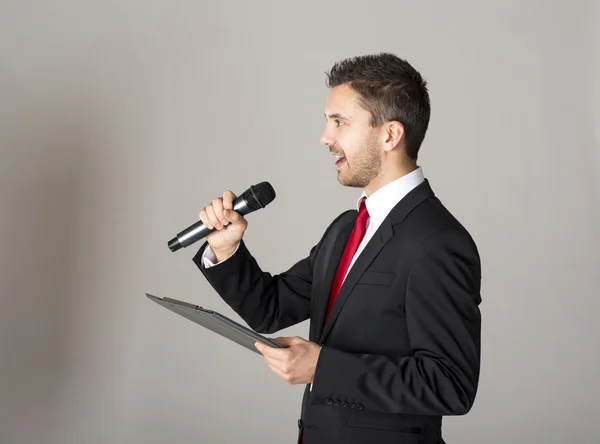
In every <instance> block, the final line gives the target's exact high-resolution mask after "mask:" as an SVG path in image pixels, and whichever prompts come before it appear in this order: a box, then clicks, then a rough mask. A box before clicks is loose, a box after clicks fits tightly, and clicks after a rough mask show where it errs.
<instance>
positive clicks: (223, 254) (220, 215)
mask: <svg viewBox="0 0 600 444" xmlns="http://www.w3.org/2000/svg"><path fill="white" fill-rule="evenodd" d="M236 197H237V196H236V195H235V194H233V192H231V191H229V190H228V191H225V192H224V193H223V197H218V198H216V199H214V200H213V201H212V202H211V203H210V204H209V205H207V206H206V207H204V208H203V209H202V211H200V220H201V221H202V222H203V223H204V225H205V226H207V227H208V228H210V229H213V228H216V231H213V232H212V233H210V234H209V235H208V236H207V237H206V241H207V242H208V244H209V245H210V247H211V248H212V250H213V251H214V252H215V255H216V256H217V262H221V261H223V260H225V259H227V258H228V257H229V256H231V255H232V254H233V253H234V252H235V250H236V248H237V246H238V244H239V242H240V240H242V237H243V236H244V232H245V231H246V228H247V227H248V221H247V220H246V219H245V218H244V216H242V215H241V214H239V213H238V212H237V211H234V210H233V201H234V200H235V199H236Z"/></svg>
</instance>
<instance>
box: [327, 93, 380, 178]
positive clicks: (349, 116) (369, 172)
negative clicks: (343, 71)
mask: <svg viewBox="0 0 600 444" xmlns="http://www.w3.org/2000/svg"><path fill="white" fill-rule="evenodd" d="M357 98H358V94H357V93H356V92H354V91H352V89H350V87H349V86H347V85H339V86H336V87H334V88H332V89H331V90H330V92H329V96H328V98H327V103H326V105H325V116H326V124H325V130H324V131H323V134H322V135H321V140H320V141H321V143H322V144H323V145H326V146H328V147H329V151H330V152H331V153H332V154H338V155H341V156H344V158H343V159H342V160H340V161H337V162H336V163H335V167H336V168H337V170H338V181H339V182H340V183H341V184H342V185H344V186H349V187H357V188H365V187H366V186H367V185H368V184H369V183H371V181H372V180H373V179H375V178H376V177H377V176H378V175H379V174H380V173H381V166H382V152H383V150H382V147H381V145H380V141H379V131H378V129H377V128H371V127H370V126H369V120H370V119H371V114H370V113H369V112H368V111H366V110H364V109H363V108H361V106H360V105H359V103H358V101H357Z"/></svg>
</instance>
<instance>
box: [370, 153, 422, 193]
mask: <svg viewBox="0 0 600 444" xmlns="http://www.w3.org/2000/svg"><path fill="white" fill-rule="evenodd" d="M417 168H418V165H417V163H416V162H413V163H410V164H405V165H399V166H398V167H396V168H393V169H391V170H390V171H387V172H386V171H382V172H381V174H380V175H379V176H377V177H376V178H375V179H373V180H372V181H371V183H369V185H367V186H366V187H365V189H364V191H365V193H366V195H367V197H368V196H370V195H371V194H373V193H374V192H375V191H377V190H378V189H380V188H383V187H384V186H386V185H387V184H389V183H392V182H393V181H395V180H398V179H400V178H401V177H403V176H406V175H407V174H409V173H412V172H413V171H414V170H416V169H417Z"/></svg>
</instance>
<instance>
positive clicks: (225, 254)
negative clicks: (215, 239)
mask: <svg viewBox="0 0 600 444" xmlns="http://www.w3.org/2000/svg"><path fill="white" fill-rule="evenodd" d="M236 248H237V245H234V246H233V247H230V248H220V249H214V248H213V249H212V250H213V252H214V253H215V257H216V259H217V262H222V261H224V260H225V259H229V258H230V257H231V256H232V255H233V253H235V250H236Z"/></svg>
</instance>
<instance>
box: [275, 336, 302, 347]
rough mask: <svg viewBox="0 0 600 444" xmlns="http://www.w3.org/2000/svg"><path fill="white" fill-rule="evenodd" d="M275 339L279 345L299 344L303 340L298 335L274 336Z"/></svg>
mask: <svg viewBox="0 0 600 444" xmlns="http://www.w3.org/2000/svg"><path fill="white" fill-rule="evenodd" d="M275 341H276V342H278V343H279V344H281V345H284V346H287V347H289V346H291V345H296V344H300V343H302V342H304V339H302V338H301V337H299V336H293V337H283V338H276V339H275Z"/></svg>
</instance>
